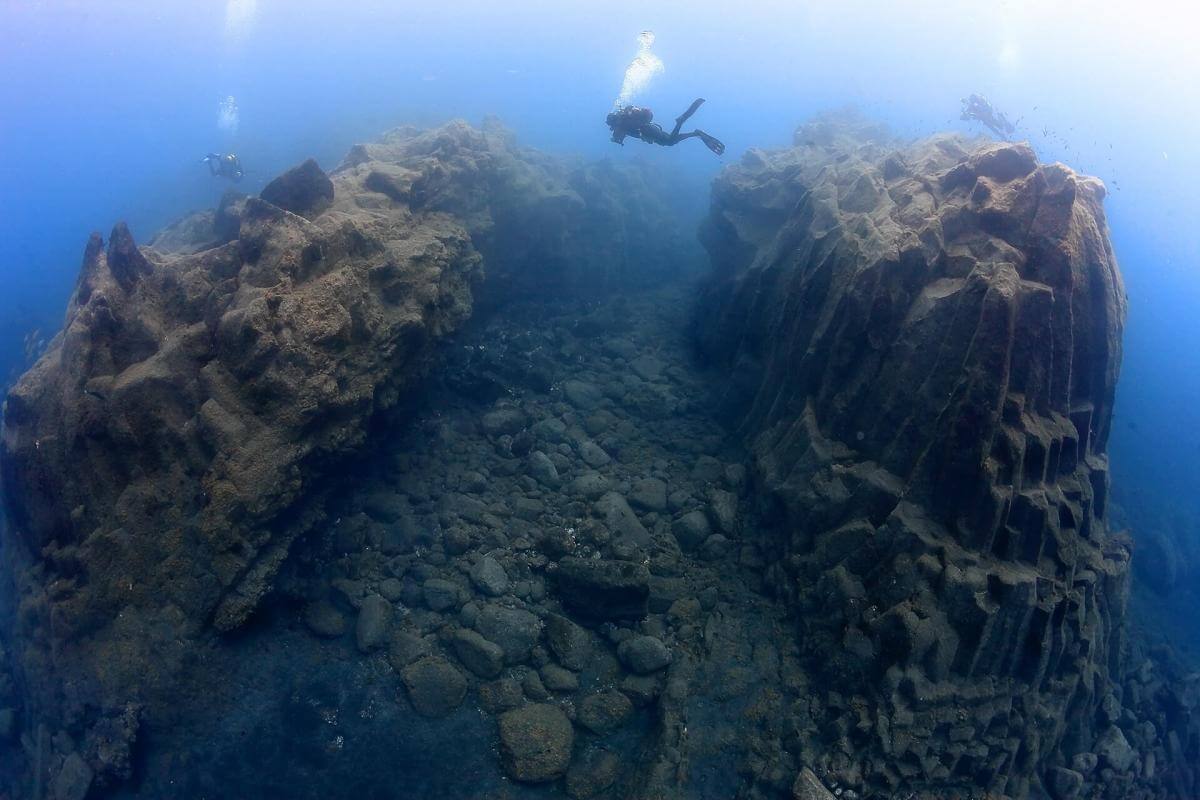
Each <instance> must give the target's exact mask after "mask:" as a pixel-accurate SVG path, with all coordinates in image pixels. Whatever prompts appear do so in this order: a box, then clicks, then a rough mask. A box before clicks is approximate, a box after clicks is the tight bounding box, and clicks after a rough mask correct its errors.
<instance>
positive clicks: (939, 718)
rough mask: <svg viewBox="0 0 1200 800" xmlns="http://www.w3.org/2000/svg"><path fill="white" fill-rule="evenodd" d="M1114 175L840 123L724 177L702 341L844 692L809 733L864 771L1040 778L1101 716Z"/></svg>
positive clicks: (896, 775)
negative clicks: (1105, 179)
mask: <svg viewBox="0 0 1200 800" xmlns="http://www.w3.org/2000/svg"><path fill="white" fill-rule="evenodd" d="M1104 195H1105V190H1104V187H1103V185H1102V184H1101V183H1100V182H1099V181H1097V180H1095V179H1091V178H1086V177H1082V176H1080V175H1077V174H1076V173H1074V172H1072V171H1071V170H1070V169H1068V168H1067V167H1064V166H1063V165H1061V164H1039V163H1038V161H1037V159H1036V158H1035V156H1034V154H1033V152H1032V151H1031V150H1030V149H1029V147H1028V146H1026V145H1023V144H1007V143H1005V144H996V143H992V142H985V141H978V140H975V141H968V140H964V139H961V138H959V137H955V136H937V137H933V138H930V139H925V140H921V141H918V142H916V143H912V144H904V143H901V142H898V141H894V140H891V139H889V138H888V137H887V136H886V134H884V133H882V132H881V131H879V130H878V129H875V128H873V127H871V126H867V125H865V124H863V123H861V122H857V121H853V120H836V119H828V120H823V121H819V122H816V123H812V124H810V125H806V126H803V127H801V128H800V129H799V130H798V131H797V133H796V138H795V145H794V146H793V147H791V148H788V149H785V150H781V151H776V152H762V151H756V150H752V151H751V152H749V153H748V154H747V155H746V156H745V158H744V159H743V160H742V163H741V164H740V165H738V166H736V167H731V168H729V169H727V170H726V171H725V172H724V173H723V174H722V175H721V177H720V178H719V179H718V180H717V182H716V185H715V186H714V191H713V206H712V213H711V216H710V218H709V220H708V223H707V225H706V227H705V230H704V232H703V234H702V235H703V236H704V238H705V241H706V244H707V246H708V248H709V250H710V253H711V255H712V257H713V261H714V268H715V276H714V278H713V279H712V282H711V284H710V286H709V288H708V290H707V293H706V296H705V299H704V300H703V302H702V304H701V310H700V314H699V318H700V319H701V320H702V321H703V322H702V324H699V325H697V327H696V333H697V339H698V341H699V343H700V346H701V348H702V350H703V351H704V353H705V354H706V355H707V357H708V358H710V359H711V360H712V361H713V362H715V363H716V364H717V365H719V366H722V367H724V368H727V369H731V370H732V371H733V374H734V376H735V378H734V380H733V381H732V388H731V389H730V391H729V392H728V393H727V396H726V410H727V412H728V413H729V414H730V415H731V417H732V418H733V419H734V420H736V424H737V425H738V426H739V429H740V430H741V431H742V432H743V433H744V435H745V436H746V437H747V438H748V441H749V442H750V443H751V446H752V448H753V451H754V457H755V467H756V473H757V478H758V480H759V482H760V483H761V487H762V491H763V492H765V493H766V494H768V495H769V496H770V497H771V498H773V500H774V502H775V503H776V504H777V506H778V508H779V511H780V526H781V532H782V534H783V535H782V536H781V538H782V541H781V542H780V546H779V548H778V550H777V552H776V553H775V554H774V558H775V564H774V565H773V566H772V567H771V568H770V569H769V571H768V574H769V578H770V584H771V586H772V587H773V589H774V590H775V591H776V592H777V593H778V594H779V595H780V596H782V597H785V598H788V599H789V600H790V601H791V602H792V603H794V605H795V607H796V608H797V609H798V610H799V611H800V617H801V620H802V625H803V628H804V636H803V641H804V646H805V650H806V654H807V656H808V658H809V660H810V663H811V664H812V665H813V667H814V670H815V673H816V677H818V678H819V684H818V686H819V687H820V689H819V691H820V692H824V693H826V694H827V700H826V707H827V708H828V709H832V710H833V713H832V714H829V715H828V717H827V719H826V720H825V722H822V721H821V720H820V719H814V720H812V721H811V722H810V723H808V724H809V725H811V727H809V728H808V730H806V731H804V732H803V733H802V736H803V737H805V738H808V739H811V740H812V741H813V742H814V744H816V743H819V744H816V747H817V749H824V750H825V751H826V756H825V759H827V761H826V766H827V767H829V768H830V770H831V772H832V773H833V774H835V775H838V776H840V778H841V779H842V782H844V783H849V784H851V785H862V786H866V787H869V788H874V789H875V790H878V791H897V790H899V789H902V788H907V789H912V788H921V787H930V788H937V789H938V790H939V791H944V790H945V789H946V788H947V787H951V786H956V785H958V786H961V787H963V788H964V789H965V788H969V787H978V788H980V789H988V790H991V791H993V792H1001V793H1005V794H1008V795H1011V796H1015V797H1023V796H1025V795H1027V794H1028V793H1030V792H1038V791H1040V790H1041V789H1042V782H1043V781H1044V780H1045V779H1046V778H1045V776H1046V770H1047V769H1048V768H1050V767H1051V766H1054V765H1057V764H1062V763H1063V762H1064V760H1066V759H1069V758H1070V757H1071V756H1072V755H1073V754H1075V753H1076V752H1078V751H1085V750H1088V749H1089V748H1090V747H1091V746H1092V743H1093V742H1094V741H1095V740H1096V738H1097V737H1098V736H1101V735H1102V732H1103V730H1104V729H1103V727H1102V726H1100V725H1099V722H1100V719H1099V717H1098V714H1099V707H1100V704H1101V701H1102V699H1103V697H1104V693H1105V691H1106V687H1107V686H1108V685H1109V681H1110V680H1112V679H1115V678H1116V677H1117V675H1116V674H1114V667H1115V666H1116V665H1117V664H1118V661H1119V656H1120V650H1121V637H1122V624H1121V620H1122V613H1123V609H1124V605H1125V593H1126V586H1127V564H1128V560H1129V555H1128V547H1127V543H1126V541H1125V540H1124V539H1123V538H1122V537H1119V536H1114V535H1112V533H1111V532H1110V531H1109V530H1107V527H1106V507H1105V506H1106V501H1107V491H1108V463H1107V457H1106V455H1105V448H1106V443H1107V440H1108V434H1109V427H1110V422H1111V416H1112V402H1113V392H1114V387H1115V383H1116V379H1117V372H1118V368H1119V366H1120V359H1121V331H1122V326H1123V323H1124V317H1125V295H1124V290H1123V288H1122V283H1121V277H1120V274H1119V272H1118V270H1117V265H1116V262H1115V260H1114V258H1113V254H1112V250H1111V247H1110V244H1109V241H1108V232H1107V227H1106V224H1105V219H1104V213H1103V209H1102V200H1103V198H1104ZM818 696H819V695H818ZM1114 766H1115V767H1125V766H1127V765H1126V764H1124V763H1122V764H1119V765H1114Z"/></svg>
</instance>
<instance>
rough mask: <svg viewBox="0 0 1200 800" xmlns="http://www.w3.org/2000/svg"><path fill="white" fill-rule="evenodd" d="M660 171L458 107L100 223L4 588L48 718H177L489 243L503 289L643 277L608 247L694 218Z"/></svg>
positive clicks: (8, 442) (12, 439)
mask: <svg viewBox="0 0 1200 800" xmlns="http://www.w3.org/2000/svg"><path fill="white" fill-rule="evenodd" d="M580 170H584V171H585V172H586V179H585V178H584V177H580V175H581V173H580V172H579V171H580ZM372 176H374V177H372ZM576 177H580V180H579V181H576V180H575V178H576ZM385 179H386V180H385ZM573 184H576V185H578V186H579V187H581V188H586V189H587V193H588V196H587V197H585V196H583V195H581V194H579V193H578V191H577V189H576V188H573ZM652 185H653V184H652V183H651V182H648V181H646V180H644V179H642V178H639V177H637V171H636V170H632V171H626V170H624V169H615V168H614V169H612V170H610V169H609V168H607V167H606V168H603V169H601V170H600V171H598V172H597V171H592V170H587V169H586V168H584V167H580V166H578V165H575V164H573V163H568V162H566V161H565V160H563V159H557V158H551V157H547V156H543V155H541V154H538V153H536V152H533V151H529V150H524V149H521V148H519V147H518V146H517V145H515V144H514V143H513V142H512V140H511V137H509V136H507V135H505V134H503V133H501V132H496V131H489V132H482V131H479V130H476V129H473V128H471V127H470V126H468V125H466V124H465V123H461V122H454V123H450V124H448V125H446V126H443V127H441V128H437V129H434V130H430V131H416V130H413V129H403V130H397V131H393V132H391V133H389V134H387V135H386V136H384V137H383V139H382V140H381V141H380V142H378V143H375V144H370V145H364V146H360V147H356V148H355V149H354V150H353V151H352V153H351V155H350V157H349V158H348V159H347V160H346V162H345V163H344V164H343V165H341V167H339V168H338V169H337V170H335V171H333V172H332V173H331V174H330V175H328V176H326V175H324V174H323V173H321V172H320V170H319V169H318V168H317V167H316V165H315V164H305V165H302V166H301V167H300V168H298V169H297V170H294V171H292V172H291V173H288V174H287V175H285V176H283V177H281V178H280V179H278V180H277V181H275V182H274V183H273V185H272V186H271V187H268V189H267V190H266V191H264V193H263V198H264V199H260V198H239V197H235V196H232V195H231V196H228V197H227V198H225V199H224V200H223V201H222V205H221V208H220V209H219V210H218V211H217V212H216V213H214V212H203V213H201V214H199V215H195V216H193V217H190V218H189V219H187V220H185V221H183V222H181V223H180V224H178V225H176V226H172V230H171V231H170V233H169V235H164V236H163V237H160V238H159V239H156V240H155V241H156V244H157V245H158V249H151V248H139V247H138V246H137V245H136V244H135V243H134V241H133V238H132V236H131V235H130V234H129V232H128V230H127V229H126V228H125V227H124V225H118V226H117V227H116V228H115V229H114V230H113V234H112V236H111V237H110V238H109V241H108V242H107V247H106V243H105V241H104V240H103V239H102V238H101V237H100V236H99V235H98V234H97V235H94V236H93V237H92V238H91V239H90V240H89V242H88V244H87V247H86V250H85V253H84V258H83V265H82V268H81V270H80V276H79V281H78V284H77V286H76V290H75V293H74V295H73V296H72V298H71V300H70V303H69V306H68V309H67V314H66V319H65V324H64V327H63V331H62V332H61V334H59V336H58V337H57V338H56V339H55V340H54V341H53V342H52V343H51V345H50V346H49V347H48V348H47V350H46V352H45V354H44V355H43V357H42V358H41V359H40V361H39V362H38V363H37V364H36V365H35V366H34V367H33V368H32V369H31V370H29V372H28V373H26V375H25V376H24V377H23V378H22V379H21V380H20V381H19V382H18V383H17V384H16V386H15V387H14V388H13V389H12V391H11V393H10V394H9V396H8V399H7V408H6V413H5V416H4V430H3V433H2V435H0V470H2V473H3V474H2V478H3V480H2V484H3V490H4V492H5V498H4V503H3V505H4V508H5V511H6V512H7V513H8V514H9V516H10V518H11V522H12V526H11V527H10V528H9V529H8V535H7V536H6V539H5V553H6V558H5V562H4V566H5V569H7V570H11V574H12V578H13V580H11V581H7V580H6V581H4V582H3V583H4V585H6V586H7V585H12V586H14V587H15V591H16V592H17V594H18V596H17V597H15V598H11V601H12V602H5V603H0V606H2V607H4V608H6V609H15V608H17V607H18V606H20V607H21V609H22V610H21V613H20V616H19V619H16V620H14V623H15V630H14V631H13V633H14V635H15V636H17V637H18V638H19V639H20V640H21V641H23V642H27V643H28V644H29V646H27V647H24V648H22V649H21V650H20V651H19V652H17V653H16V657H19V658H20V660H21V663H20V665H19V666H20V668H21V671H22V672H23V673H24V676H25V680H24V681H23V685H24V686H25V687H26V689H27V691H28V695H29V698H30V702H31V703H32V704H33V705H32V706H31V707H35V708H37V714H38V715H39V717H40V718H43V719H44V720H45V722H46V724H47V725H48V726H49V727H50V728H51V729H52V730H59V729H71V730H72V731H74V730H76V729H77V728H79V729H82V728H84V727H86V725H87V724H88V723H87V719H84V714H83V709H100V710H102V711H103V710H107V711H112V710H114V709H120V708H123V707H124V706H125V705H126V703H127V702H128V701H130V700H131V699H132V698H134V697H136V698H138V699H141V700H143V701H144V703H145V715H146V717H147V719H148V720H151V721H153V720H156V719H160V718H161V715H163V714H172V715H173V714H182V713H186V712H187V710H188V709H187V707H186V703H185V702H183V701H182V700H181V698H187V697H202V696H204V692H203V691H200V690H197V688H196V687H200V686H203V685H204V684H205V682H206V681H211V680H215V679H214V678H213V677H212V676H211V675H209V676H206V675H205V674H203V670H202V669H197V670H192V671H191V672H190V673H188V676H189V677H188V678H187V679H188V680H191V681H194V682H195V686H193V687H192V690H191V691H187V692H181V691H179V690H178V687H175V686H173V685H172V684H173V681H175V680H176V679H177V678H178V677H180V675H181V674H182V673H183V670H182V666H183V665H184V664H186V663H189V661H190V656H189V653H190V652H191V648H192V647H193V646H194V645H195V643H196V642H198V641H199V640H201V639H202V638H203V637H205V636H208V635H210V634H211V633H212V632H214V631H228V630H231V629H234V628H237V627H238V626H240V625H241V624H243V622H244V621H245V620H246V619H247V618H248V617H249V615H250V614H251V613H253V611H254V609H255V608H256V607H257V606H258V604H259V602H260V600H261V599H262V597H263V596H264V594H265V593H266V592H268V591H269V590H270V589H271V587H272V584H273V580H274V578H275V575H276V572H277V570H278V569H279V566H280V564H282V563H283V561H284V559H285V558H286V557H287V556H288V553H289V552H290V550H291V548H292V545H293V542H295V541H296V539H297V537H299V536H300V535H301V534H303V533H304V532H306V531H308V530H311V529H313V528H314V526H317V525H320V524H324V523H325V522H326V520H325V519H324V518H323V513H324V512H323V506H322V504H323V488H324V485H325V484H324V481H323V479H324V478H325V477H326V476H327V475H329V474H330V472H331V471H332V470H334V469H336V468H337V467H338V466H339V465H341V464H343V463H345V460H346V459H347V458H349V457H351V456H353V455H355V454H356V453H358V452H359V451H360V450H361V449H362V447H363V446H364V444H365V442H366V438H367V431H368V429H369V427H370V426H371V425H373V424H375V423H376V422H379V421H382V418H383V417H386V416H391V415H394V414H397V413H398V411H397V409H398V408H400V407H401V404H400V400H401V398H402V397H403V396H404V395H405V394H406V393H407V392H409V391H411V390H412V389H413V388H414V387H416V386H417V385H418V384H419V382H420V381H421V380H422V378H423V376H424V375H425V374H426V373H427V372H428V369H429V367H430V365H431V359H432V358H433V356H434V355H435V353H436V352H437V350H436V346H437V344H438V342H439V341H440V340H441V339H443V338H444V337H445V336H447V335H449V334H451V333H453V332H454V331H455V330H457V329H458V328H459V327H460V326H461V325H462V323H463V322H464V321H465V320H466V319H467V318H468V317H469V315H470V314H471V312H472V308H473V304H474V301H475V297H474V293H473V285H477V284H478V282H479V279H480V277H481V275H482V273H483V269H482V267H483V257H482V256H481V253H480V250H477V246H478V247H479V248H480V249H482V250H483V252H484V255H486V256H487V257H488V259H489V261H490V262H491V263H490V264H489V267H491V266H494V267H495V271H496V277H497V279H498V282H496V283H494V284H489V285H492V286H494V288H492V289H489V290H488V291H489V294H491V295H492V296H493V297H495V298H503V297H504V296H505V295H504V291H505V290H504V287H506V286H509V285H516V284H518V283H522V282H523V281H524V280H525V275H524V273H523V270H530V271H531V273H534V272H535V273H536V274H531V275H530V276H529V280H531V281H533V282H535V283H537V284H538V285H539V286H545V287H549V286H550V285H551V284H553V285H557V286H571V285H574V284H575V282H576V280H577V279H582V278H584V277H586V278H587V279H588V280H590V279H592V278H593V277H595V275H589V270H593V269H595V270H598V272H597V273H596V274H597V275H601V276H605V275H607V276H608V277H607V278H605V279H604V280H602V281H601V284H604V281H606V280H608V278H612V277H614V276H618V273H617V272H615V271H606V269H607V268H606V267H603V266H602V265H599V264H598V262H597V261H596V260H595V259H594V258H593V255H594V254H595V253H598V252H599V251H598V250H596V249H595V246H596V243H597V242H601V241H603V242H604V243H605V244H604V248H605V253H604V256H605V257H606V258H607V257H608V256H611V255H613V253H614V252H615V251H621V252H622V253H623V252H624V249H631V252H630V254H629V256H628V257H627V256H625V255H621V257H620V259H618V260H619V261H620V264H636V265H637V267H638V268H639V269H641V268H642V266H643V260H642V259H641V258H640V255H639V254H638V253H636V252H633V251H634V250H636V249H637V248H638V246H639V244H638V242H637V241H635V239H636V237H637V236H648V235H649V233H650V232H653V231H655V230H656V229H668V228H670V224H668V222H666V220H667V219H668V218H669V214H668V213H667V212H666V211H665V208H666V206H665V204H664V203H663V202H662V200H661V198H638V197H635V196H632V195H629V194H627V193H626V190H627V189H631V188H636V189H637V190H638V191H641V190H648V189H649V188H650V187H651V186H652ZM381 190H382V191H381ZM623 202H624V203H627V205H628V207H623V206H622V203H623ZM564 204H565V206H567V207H569V208H568V209H567V212H568V213H567V216H566V217H563V216H562V214H563V209H562V206H563V205H564ZM593 204H595V205H597V206H603V208H604V215H602V216H596V215H592V214H590V213H589V211H588V209H589V207H590V206H591V205H593ZM634 207H638V208H640V209H641V211H643V212H646V213H644V214H643V215H642V216H641V217H635V216H632V215H633V214H634V211H633V209H634ZM285 209H287V210H290V211H292V212H296V213H299V214H303V215H305V216H306V217H307V219H304V218H301V217H299V216H296V213H288V212H287V211H285ZM562 219H566V220H567V221H568V222H569V225H568V226H567V228H566V229H563V228H559V227H556V224H557V222H558V221H561V220H562ZM606 226H617V227H615V228H614V227H607V228H606ZM639 232H640V233H639ZM577 257H579V260H578V262H576V261H575V260H574V259H576V258H577ZM576 263H578V264H579V266H580V269H579V271H578V273H576V272H575V271H574V270H575V264H576ZM567 264H571V265H572V266H571V268H570V270H568V268H567V266H566V265H567ZM659 266H661V267H662V271H666V270H667V265H666V263H665V262H664V264H663V265H659ZM616 268H617V267H616V266H614V270H615V269H616ZM558 271H562V272H563V273H564V274H563V275H561V276H557V272H558ZM660 274H661V271H660ZM559 277H561V280H559V279H558V278H559ZM552 278H553V280H552ZM50 586H53V587H54V589H53V592H47V591H46V590H47V587H50ZM332 630H333V628H332V627H331V628H329V629H328V631H327V632H332ZM151 631H153V632H154V633H153V637H152V636H151V634H150V633H148V632H151ZM162 641H170V642H172V648H174V649H172V651H171V652H172V655H171V657H165V656H164V654H163V651H162V648H161V646H160V644H159V643H160V642H162ZM372 644H375V643H372ZM176 656H177V657H176ZM64 685H65V686H71V687H72V690H71V691H72V692H73V694H72V696H71V698H70V701H69V703H68V702H67V701H65V700H64V699H63V697H62V692H61V691H60V689H61V687H62V686H64ZM92 716H94V715H93V714H92V712H91V711H90V710H89V711H88V717H89V718H91V717H92Z"/></svg>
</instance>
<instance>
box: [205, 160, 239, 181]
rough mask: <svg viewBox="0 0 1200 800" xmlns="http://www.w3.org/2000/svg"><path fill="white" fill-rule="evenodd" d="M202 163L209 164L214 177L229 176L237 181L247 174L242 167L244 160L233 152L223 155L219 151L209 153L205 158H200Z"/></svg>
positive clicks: (210, 172)
mask: <svg viewBox="0 0 1200 800" xmlns="http://www.w3.org/2000/svg"><path fill="white" fill-rule="evenodd" d="M200 163H202V164H208V171H209V174H211V175H212V176H213V177H214V178H228V179H229V180H231V181H233V182H234V183H237V182H238V181H240V180H241V179H242V176H243V175H245V174H246V172H245V170H243V169H242V161H241V159H239V158H238V157H237V156H236V155H234V154H233V153H226V154H225V155H221V154H219V153H209V154H208V155H206V156H205V157H204V158H202V159H200Z"/></svg>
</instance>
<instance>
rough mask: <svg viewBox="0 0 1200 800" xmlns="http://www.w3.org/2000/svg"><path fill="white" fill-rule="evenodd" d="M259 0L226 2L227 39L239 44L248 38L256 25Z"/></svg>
mask: <svg viewBox="0 0 1200 800" xmlns="http://www.w3.org/2000/svg"><path fill="white" fill-rule="evenodd" d="M257 12H258V0H228V2H227V3H226V4H225V39H226V41H228V42H229V43H231V44H237V43H239V42H241V41H242V40H243V39H245V38H246V35H247V34H249V33H250V29H251V28H252V27H253V26H254V18H255V16H256V15H257Z"/></svg>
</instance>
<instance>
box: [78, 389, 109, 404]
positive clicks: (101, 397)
mask: <svg viewBox="0 0 1200 800" xmlns="http://www.w3.org/2000/svg"><path fill="white" fill-rule="evenodd" d="M83 393H84V394H90V395H91V396H92V397H95V398H96V399H97V400H103V401H104V402H106V403H107V402H108V398H107V397H105V396H104V395H102V394H100V393H99V392H97V391H94V390H92V389H84V390H83Z"/></svg>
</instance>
